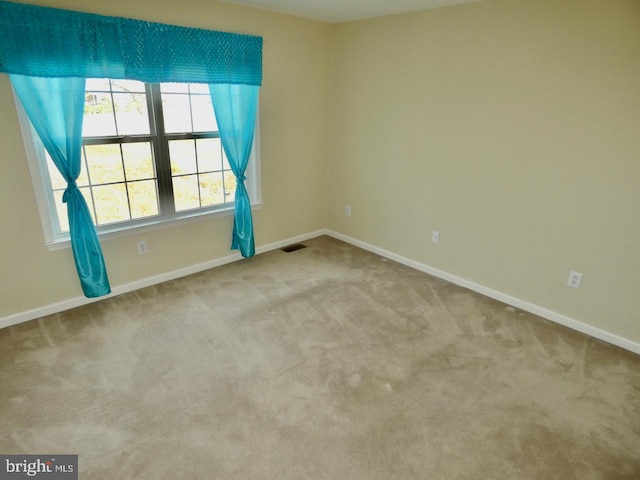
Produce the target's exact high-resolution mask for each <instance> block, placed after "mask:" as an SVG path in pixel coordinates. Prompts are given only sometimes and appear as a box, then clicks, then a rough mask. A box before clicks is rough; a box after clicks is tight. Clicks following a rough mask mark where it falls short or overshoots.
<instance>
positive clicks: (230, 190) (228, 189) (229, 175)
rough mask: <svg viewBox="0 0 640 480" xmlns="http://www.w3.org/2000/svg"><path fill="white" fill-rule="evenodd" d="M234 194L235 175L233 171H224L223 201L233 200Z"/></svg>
mask: <svg viewBox="0 0 640 480" xmlns="http://www.w3.org/2000/svg"><path fill="white" fill-rule="evenodd" d="M235 194H236V177H235V175H234V174H233V172H225V173H224V197H225V202H234V201H235Z"/></svg>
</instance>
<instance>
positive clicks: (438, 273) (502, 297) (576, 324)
mask: <svg viewBox="0 0 640 480" xmlns="http://www.w3.org/2000/svg"><path fill="white" fill-rule="evenodd" d="M323 233H324V234H326V235H329V236H331V237H334V238H336V239H338V240H342V241H343V242H346V243H350V244H351V245H354V246H356V247H360V248H362V249H364V250H368V251H370V252H372V253H375V254H377V255H380V256H381V257H385V258H388V259H389V260H393V261H395V262H398V263H401V264H403V265H406V266H408V267H411V268H415V269H416V270H419V271H421V272H424V273H428V274H429V275H433V276H434V277H438V278H441V279H442V280H446V281H448V282H451V283H454V284H456V285H460V286H461V287H465V288H468V289H469V290H473V291H474V292H478V293H480V294H482V295H485V296H487V297H489V298H493V299H494V300H498V301H500V302H503V303H506V304H507V305H511V306H513V307H516V308H519V309H520V310H523V311H525V312H529V313H533V314H534V315H538V316H539V317H542V318H546V319H547V320H551V321H552V322H555V323H559V324H560V325H564V326H565V327H568V328H571V329H572V330H577V331H578V332H582V333H585V334H587V335H589V336H591V337H594V338H597V339H598V340H602V341H604V342H607V343H611V344H613V345H616V346H618V347H621V348H624V349H625V350H629V351H631V352H633V353H637V354H639V355H640V343H637V342H634V341H631V340H629V339H626V338H624V337H621V336H619V335H616V334H615V333H611V332H607V331H606V330H602V329H600V328H597V327H594V326H592V325H589V324H586V323H583V322H580V321H578V320H576V319H574V318H571V317H568V316H566V315H563V314H561V313H558V312H554V311H553V310H548V309H546V308H543V307H540V306H538V305H535V304H533V303H530V302H527V301H525V300H521V299H519V298H516V297H513V296H511V295H507V294H506V293H502V292H499V291H497V290H493V289H491V288H488V287H485V286H483V285H480V284H478V283H475V282H471V281H469V280H465V279H464V278H461V277H458V276H457V275H452V274H450V273H448V272H445V271H443V270H439V269H437V268H433V267H430V266H429V265H425V264H423V263H420V262H416V261H415V260H410V259H408V258H406V257H403V256H401V255H397V254H395V253H393V252H390V251H388V250H384V249H382V248H378V247H376V246H374V245H370V244H368V243H365V242H362V241H360V240H357V239H355V238H352V237H348V236H346V235H342V234H341V233H337V232H334V231H331V230H326V231H324V232H323Z"/></svg>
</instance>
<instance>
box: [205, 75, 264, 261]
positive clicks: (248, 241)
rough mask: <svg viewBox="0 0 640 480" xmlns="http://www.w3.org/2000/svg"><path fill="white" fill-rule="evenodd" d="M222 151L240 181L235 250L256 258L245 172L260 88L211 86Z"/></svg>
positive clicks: (251, 143) (236, 197)
mask: <svg viewBox="0 0 640 480" xmlns="http://www.w3.org/2000/svg"><path fill="white" fill-rule="evenodd" d="M209 91H210V93H211V101H212V103H213V109H214V111H215V113H216V120H217V122H218V129H219V131H220V139H221V140H222V147H223V148H224V152H225V153H226V155H227V159H228V160H229V166H230V167H231V170H233V174H234V175H235V177H236V182H237V186H236V195H235V212H234V222H233V234H232V242H231V248H232V249H234V250H236V249H239V250H240V253H241V254H242V256H243V257H245V258H247V257H252V256H253V255H255V251H256V249H255V242H254V238H253V219H252V217H251V202H250V200H249V194H248V193H247V189H246V187H245V180H246V177H245V175H244V174H245V171H246V170H247V165H248V163H249V157H250V155H251V147H252V146H253V135H254V130H255V123H256V112H257V108H258V87H257V86H253V85H228V84H227V85H225V84H211V85H209Z"/></svg>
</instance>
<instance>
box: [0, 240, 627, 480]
mask: <svg viewBox="0 0 640 480" xmlns="http://www.w3.org/2000/svg"><path fill="white" fill-rule="evenodd" d="M305 243H306V244H307V245H308V248H306V249H304V250H299V251H296V252H293V253H284V252H281V251H274V252H270V253H268V254H264V255H260V256H258V257H255V258H253V259H251V260H248V261H242V262H239V263H235V264H232V265H227V266H225V267H221V268H217V269H214V270H211V271H208V272H204V273H201V274H197V275H193V276H190V277H187V278H184V279H181V280H178V281H174V282H169V283H166V284H162V285H158V286H156V287H152V288H147V289H144V290H141V291H138V292H135V293H131V294H127V295H123V296H120V297H116V298H113V299H108V300H105V301H102V302H99V303H96V304H93V305H91V306H88V307H84V308H80V309H76V310H73V311H70V312H66V313H62V314H58V315H52V316H50V317H47V318H43V319H40V320H36V321H33V322H29V323H26V324H22V325H19V326H15V327H12V328H7V329H4V330H0V388H1V390H0V453H39V454H42V453H58V454H61V453H77V454H79V460H80V478H81V479H85V480H99V479H136V480H137V479H140V480H147V479H149V480H151V479H153V480H157V479H278V480H280V479H367V480H372V479H543V480H550V479H563V480H569V479H577V480H578V479H579V480H589V479H636V480H637V479H639V478H640V357H638V356H636V355H633V354H631V353H629V352H626V351H623V350H620V349H617V348H615V347H612V346H610V345H606V344H604V343H601V342H599V341H596V340H593V339H591V338H589V337H586V336H583V335H581V334H578V333H575V332H573V331H570V330H568V329H565V328H562V327H560V326H557V325H554V324H552V323H550V322H547V321H545V320H542V319H540V318H538V317H535V316H533V315H530V314H526V313H523V312H521V311H518V310H515V309H513V308H510V307H507V306H505V305H503V304H501V303H498V302H496V301H493V300H490V299H487V298H485V297H482V296H480V295H477V294H475V293H472V292H470V291H468V290H465V289H462V288H459V287H456V286H453V285H450V284H448V283H446V282H443V281H440V280H437V279H434V278H432V277H429V276H427V275H424V274H422V273H419V272H417V271H414V270H411V269H409V268H406V267H404V266H401V265H398V264H395V263H393V262H390V261H386V260H385V259H382V258H380V257H378V256H375V255H372V254H370V253H367V252H364V251H362V250H359V249H357V248H354V247H351V246H349V245H346V244H344V243H341V242H339V241H337V240H333V239H330V238H327V237H320V238H317V239H314V240H310V241H308V242H305Z"/></svg>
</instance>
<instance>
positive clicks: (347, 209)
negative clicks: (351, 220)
mask: <svg viewBox="0 0 640 480" xmlns="http://www.w3.org/2000/svg"><path fill="white" fill-rule="evenodd" d="M344 216H345V217H350V216H351V205H345V206H344Z"/></svg>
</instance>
